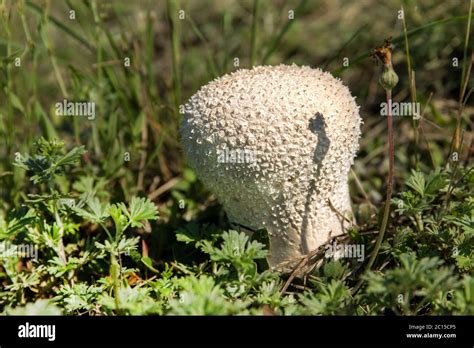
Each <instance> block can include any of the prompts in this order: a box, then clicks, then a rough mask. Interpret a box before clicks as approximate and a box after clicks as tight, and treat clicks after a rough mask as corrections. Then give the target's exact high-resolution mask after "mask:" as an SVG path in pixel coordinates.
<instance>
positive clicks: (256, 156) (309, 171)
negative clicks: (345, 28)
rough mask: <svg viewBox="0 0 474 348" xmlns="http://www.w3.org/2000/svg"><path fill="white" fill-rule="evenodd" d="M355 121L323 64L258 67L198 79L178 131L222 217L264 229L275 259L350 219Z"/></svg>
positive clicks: (319, 240)
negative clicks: (203, 82) (202, 80)
mask: <svg viewBox="0 0 474 348" xmlns="http://www.w3.org/2000/svg"><path fill="white" fill-rule="evenodd" d="M360 123H361V119H360V116H359V108H358V106H357V105H356V103H355V100H354V97H352V95H351V93H350V91H349V89H348V88H347V87H346V86H344V85H343V84H342V82H341V81H340V80H339V79H337V78H334V77H333V76H331V75H330V74H329V73H327V72H323V71H322V70H319V69H312V68H310V67H307V66H296V65H291V66H287V65H279V66H258V67H255V68H253V69H241V70H238V71H235V72H233V73H231V74H227V75H224V76H222V77H220V78H217V79H215V80H214V81H211V82H210V83H208V84H207V85H205V86H203V87H202V88H201V89H200V90H199V91H198V92H197V93H196V94H194V95H193V96H192V97H191V98H190V100H189V101H188V103H187V104H186V106H185V114H184V117H183V121H182V124H181V129H180V133H181V143H182V146H183V149H184V152H185V154H186V157H187V160H188V163H189V165H190V166H191V167H192V168H193V169H194V170H195V171H196V173H197V175H198V177H199V178H200V179H201V180H202V181H203V182H204V184H205V185H206V186H207V188H208V189H209V190H210V191H211V192H213V193H214V194H215V195H216V197H217V198H218V200H219V201H220V202H221V203H222V205H223V206H224V209H225V211H226V213H227V215H228V218H229V220H230V221H231V222H233V223H236V224H239V225H242V226H247V227H248V228H249V229H253V230H257V229H261V228H266V229H267V231H268V233H269V236H270V257H269V261H270V265H272V266H276V265H278V264H280V263H281V262H284V261H288V260H291V259H296V258H298V257H299V256H302V255H305V254H307V253H308V252H310V251H312V250H314V249H316V248H317V247H319V246H321V245H322V244H324V243H325V242H326V241H327V240H328V239H329V238H331V237H333V236H335V235H339V234H341V233H343V232H344V230H345V229H346V228H347V227H348V225H349V221H350V217H349V216H350V214H351V205H350V197H349V190H348V172H349V170H350V166H351V165H352V163H353V160H354V157H355V155H356V152H357V150H358V147H359V145H358V140H359V136H360Z"/></svg>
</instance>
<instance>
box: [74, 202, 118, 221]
mask: <svg viewBox="0 0 474 348" xmlns="http://www.w3.org/2000/svg"><path fill="white" fill-rule="evenodd" d="M86 205H87V208H88V209H87V210H86V209H83V208H79V207H75V208H74V210H75V212H76V213H77V214H78V215H79V216H81V217H83V218H85V219H89V220H90V221H92V222H95V223H102V222H104V220H105V219H107V218H108V217H109V216H110V212H109V204H105V203H101V202H100V201H99V199H98V198H96V197H92V198H90V199H89V200H88V201H87V203H86Z"/></svg>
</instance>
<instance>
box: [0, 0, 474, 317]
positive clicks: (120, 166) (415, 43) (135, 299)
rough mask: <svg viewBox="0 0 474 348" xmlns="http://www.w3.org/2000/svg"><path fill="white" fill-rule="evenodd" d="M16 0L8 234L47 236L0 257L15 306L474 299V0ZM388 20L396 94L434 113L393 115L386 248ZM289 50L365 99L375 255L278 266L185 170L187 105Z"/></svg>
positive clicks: (302, 309)
mask: <svg viewBox="0 0 474 348" xmlns="http://www.w3.org/2000/svg"><path fill="white" fill-rule="evenodd" d="M8 3H9V2H2V8H1V9H2V10H1V11H0V12H1V15H0V20H1V23H0V56H1V60H0V74H1V77H0V85H1V88H0V246H5V247H9V248H10V247H13V248H15V246H21V245H24V244H27V245H36V246H37V250H38V260H37V261H31V260H29V259H28V258H27V257H21V256H18V255H16V254H13V256H8V257H0V312H2V313H3V314H10V313H15V314H21V313H25V312H34V313H52V312H54V313H57V312H60V313H63V314H67V315H84V314H92V315H104V314H107V315H115V314H127V315H135V314H238V313H246V314H262V313H268V312H269V311H270V312H272V313H276V314H285V315H292V314H310V315H334V314H342V315H367V314H368V315H373V314H397V315H407V314H412V315H422V314H473V313H474V299H473V298H472V292H473V291H474V290H473V286H474V278H473V277H472V273H473V262H474V255H473V250H474V248H473V247H474V245H473V244H474V238H473V230H472V228H473V227H472V226H473V211H474V207H473V204H474V202H473V200H472V197H471V194H470V193H472V190H473V184H474V176H473V171H472V159H471V153H470V152H469V151H470V150H469V146H471V147H472V141H473V140H472V139H473V129H472V124H471V122H470V119H469V116H470V115H472V114H473V111H474V110H473V108H472V106H471V104H470V103H469V101H470V97H471V95H472V88H473V86H472V78H471V75H470V74H471V66H472V34H471V28H472V24H471V23H472V12H473V11H472V1H470V2H468V1H465V2H462V4H461V5H460V4H459V3H449V2H445V1H441V0H440V1H435V0H420V1H417V2H416V3H415V2H410V1H398V0H390V1H387V2H385V3H384V4H383V5H381V4H380V2H377V1H372V0H362V1H360V2H359V1H358V2H347V3H345V2H343V3H344V4H343V6H342V7H341V8H334V7H332V2H331V1H330V0H327V1H326V0H324V1H318V2H313V1H305V0H288V1H284V2H273V1H259V0H252V1H250V0H249V1H243V2H238V1H233V0H228V1H225V2H224V3H222V2H220V1H213V0H201V1H199V2H197V1H196V2H194V1H187V0H180V1H178V0H167V1H166V2H158V3H157V2H154V1H142V2H140V4H139V5H138V4H133V3H130V2H127V1H91V2H82V1H75V0H69V1H65V2H53V1H50V2H49V6H45V3H44V2H41V1H33V0H28V1H17V2H12V5H11V7H8V6H6V5H7V4H8ZM401 8H403V10H404V13H405V16H404V18H403V20H399V19H397V15H398V10H400V9H401ZM71 10H74V11H75V17H76V19H74V20H71V19H70V18H69V14H70V11H71ZM180 11H183V12H180ZM289 11H293V13H294V19H289V18H288V14H289ZM182 15H184V19H181V18H180V16H182ZM388 36H393V43H394V55H393V62H394V68H395V70H396V71H397V73H398V75H399V78H400V82H399V84H398V85H397V87H396V88H395V89H394V90H393V98H394V100H396V101H413V102H420V103H421V104H422V110H423V114H422V118H421V119H420V120H419V121H416V120H414V119H413V118H409V117H404V118H395V119H394V132H395V141H396V146H395V169H394V173H393V174H394V184H395V186H394V196H393V199H392V205H391V210H392V213H391V217H390V219H389V222H388V225H387V230H386V233H385V236H384V238H383V239H382V238H380V242H379V243H377V246H376V245H375V244H376V240H377V233H378V231H379V220H380V218H381V216H382V214H383V201H384V194H383V192H385V182H386V177H387V173H388V156H387V155H386V144H387V136H386V125H385V119H384V118H382V117H380V115H379V110H380V103H381V102H382V101H383V100H384V98H385V96H384V91H383V90H382V88H381V87H380V86H378V84H377V80H378V77H379V74H380V67H377V66H376V64H375V62H373V61H371V60H370V59H368V53H369V52H370V51H371V50H372V49H373V48H374V47H375V46H378V45H379V44H380V43H381V42H383V40H384V39H385V38H386V37H388ZM15 58H20V59H21V65H20V66H16V65H15V62H16V60H15ZM344 58H348V59H349V66H347V67H346V66H343V64H342V63H343V59H344ZM453 58H458V59H459V66H458V67H455V66H453V64H452V59H453ZM127 59H129V61H130V65H129V66H128V65H127V64H125V61H126V60H127ZM237 61H238V62H239V64H238V66H236V65H235V64H234V63H235V62H237ZM293 62H295V63H297V64H304V65H311V66H313V67H325V69H326V70H329V71H331V72H332V73H333V74H334V75H336V76H338V77H340V78H341V79H342V80H343V81H344V83H345V84H346V85H348V86H349V88H350V89H351V92H352V93H353V94H354V96H355V97H356V100H357V103H358V104H359V105H361V116H362V118H363V119H364V125H363V129H362V138H361V149H360V151H359V154H358V157H357V159H356V161H355V164H354V166H353V168H352V173H353V175H351V181H350V189H351V197H352V200H353V208H354V214H355V217H356V220H357V225H356V226H355V227H354V229H352V230H350V231H348V235H347V236H345V237H344V238H345V240H351V241H352V242H353V243H358V244H360V245H364V247H365V254H366V258H365V261H364V262H362V263H361V262H356V261H354V260H351V259H341V260H339V261H335V260H331V259H325V258H324V257H323V255H322V254H321V250H319V251H315V253H314V254H313V255H312V256H311V257H309V258H308V260H307V261H308V263H307V264H306V265H305V267H302V269H301V272H296V273H294V274H292V275H291V277H290V275H288V274H283V275H282V274H279V273H277V272H275V271H272V270H269V269H268V265H267V263H266V260H265V257H266V255H267V249H268V243H267V238H266V235H265V232H264V231H260V232H261V233H258V234H255V235H254V236H253V237H252V238H249V237H248V236H246V235H243V234H241V233H239V232H237V231H232V230H231V228H230V226H229V223H228V221H227V219H226V217H225V212H224V211H223V210H222V208H221V207H220V205H219V204H218V202H216V200H215V198H214V197H213V196H212V195H210V194H209V192H208V191H207V190H206V188H205V187H203V186H202V184H201V183H200V182H199V180H198V179H197V178H196V176H195V174H194V173H193V172H192V171H191V170H189V169H188V168H186V162H185V160H184V158H183V156H182V151H181V148H180V146H179V138H178V127H179V122H180V118H181V114H180V107H181V105H183V104H184V103H185V102H186V100H187V98H188V97H190V96H191V95H192V94H193V93H195V92H196V90H197V89H198V88H199V87H200V86H201V85H203V84H205V83H207V82H208V81H210V80H212V79H214V78H216V77H217V76H219V75H222V74H225V73H230V72H232V71H234V70H235V69H237V68H238V67H240V68H245V67H250V66H252V65H258V64H280V63H285V64H291V63H293ZM65 98H66V99H69V100H77V101H94V102H95V103H96V113H97V115H96V118H95V119H94V120H86V119H84V118H77V117H76V118H68V117H60V116H58V115H56V114H55V109H54V108H55V103H57V102H59V101H62V100H63V99H65ZM53 139H60V141H54V140H53ZM454 151H457V153H458V158H457V160H453V152H454ZM140 197H142V198H140ZM147 197H148V198H147ZM68 202H69V203H70V202H74V205H73V206H70V205H68V204H69V203H68ZM156 218H158V219H156ZM374 249H376V250H377V251H376V252H375V253H374V254H373V255H376V257H374V258H373V260H371V261H370V262H368V261H369V255H370V254H371V253H372V252H373V251H374ZM234 250H237V251H238V252H237V253H234V252H233V251H234ZM372 263H373V265H372ZM368 264H370V266H372V267H367V265H368ZM365 269H367V271H364V270H365ZM369 269H371V270H369ZM289 280H290V281H289ZM358 284H359V285H360V288H359V285H358ZM356 287H357V288H359V289H358V290H359V291H357V292H355V291H354V289H355V288H356ZM400 295H402V296H401V297H400Z"/></svg>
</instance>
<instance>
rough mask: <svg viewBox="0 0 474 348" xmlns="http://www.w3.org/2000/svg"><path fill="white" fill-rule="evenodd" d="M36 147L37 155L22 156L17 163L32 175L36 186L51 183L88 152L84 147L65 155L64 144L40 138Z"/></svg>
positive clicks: (75, 148)
mask: <svg viewBox="0 0 474 348" xmlns="http://www.w3.org/2000/svg"><path fill="white" fill-rule="evenodd" d="M35 145H36V153H35V154H34V155H33V156H30V155H25V156H20V158H19V159H18V160H17V161H16V162H15V165H16V166H18V167H20V168H23V169H25V170H27V171H29V172H30V173H31V174H32V175H31V178H30V180H31V181H33V182H34V183H35V184H39V183H49V182H51V181H52V180H53V179H54V176H55V175H57V174H61V173H63V172H64V167H65V166H67V165H72V164H75V163H76V162H77V161H79V159H80V158H81V156H82V155H83V154H84V153H85V152H86V150H85V149H84V146H80V147H74V148H73V149H71V150H70V151H69V152H68V153H66V154H64V153H63V147H64V143H63V142H62V141H59V140H45V139H44V138H40V139H39V140H38V141H37V142H36V144H35Z"/></svg>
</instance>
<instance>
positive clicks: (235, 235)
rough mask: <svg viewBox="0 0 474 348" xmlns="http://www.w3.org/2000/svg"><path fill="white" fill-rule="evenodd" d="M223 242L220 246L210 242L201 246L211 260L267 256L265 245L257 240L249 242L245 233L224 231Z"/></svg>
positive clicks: (230, 260)
mask: <svg viewBox="0 0 474 348" xmlns="http://www.w3.org/2000/svg"><path fill="white" fill-rule="evenodd" d="M222 239H223V243H222V246H221V247H220V248H216V247H214V246H212V245H210V244H205V245H204V246H203V251H204V252H206V253H208V254H209V255H210V256H211V259H212V260H213V261H224V262H235V261H241V262H246V261H252V260H254V259H263V258H265V257H266V256H267V251H266V250H265V245H263V244H262V243H259V242H257V241H252V242H249V237H248V236H246V235H245V233H243V232H241V233H239V232H237V231H233V230H231V231H228V232H227V231H226V232H224V233H223V234H222Z"/></svg>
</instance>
